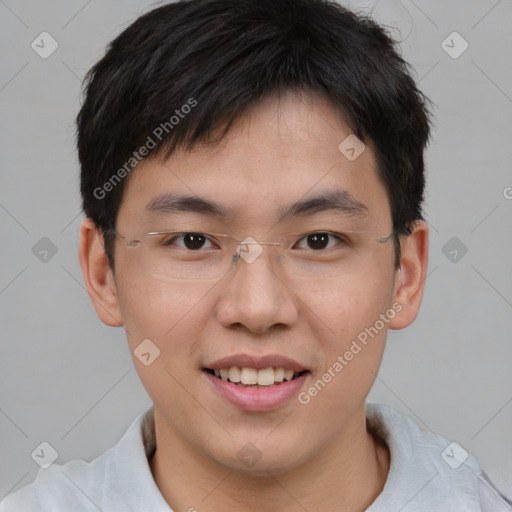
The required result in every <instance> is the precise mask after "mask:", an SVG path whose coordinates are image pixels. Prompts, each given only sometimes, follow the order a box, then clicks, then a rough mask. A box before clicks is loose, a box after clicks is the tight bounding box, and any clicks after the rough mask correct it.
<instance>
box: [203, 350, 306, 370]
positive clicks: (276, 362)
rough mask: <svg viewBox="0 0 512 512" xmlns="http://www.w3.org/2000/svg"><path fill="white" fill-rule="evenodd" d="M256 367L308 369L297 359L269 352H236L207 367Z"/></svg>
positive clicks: (261, 368)
mask: <svg viewBox="0 0 512 512" xmlns="http://www.w3.org/2000/svg"><path fill="white" fill-rule="evenodd" d="M232 366H236V367H238V368H254V369H256V370H264V369H265V368H284V369H285V370H293V371H295V372H302V371H304V370H307V368H306V367H305V366H303V365H302V364H300V363H298V362H297V361H295V360H293V359H290V358H289V357H286V356H281V355H279V354H267V355H265V356H253V355H250V354H235V355H232V356H228V357H223V358H222V359H217V360H216V361H214V362H212V363H209V364H207V365H206V366H205V369H206V368H208V369H210V370H220V369H221V368H231V367H232Z"/></svg>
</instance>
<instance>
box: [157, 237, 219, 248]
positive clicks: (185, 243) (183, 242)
mask: <svg viewBox="0 0 512 512" xmlns="http://www.w3.org/2000/svg"><path fill="white" fill-rule="evenodd" d="M177 240H180V242H179V243H177ZM206 242H209V239H208V237H207V236H206V235H204V234H203V233H181V234H179V235H175V236H173V237H171V238H168V239H166V240H164V242H163V245H165V246H172V245H177V246H178V247H180V248H182V249H188V250H190V251H197V250H198V249H203V246H204V244H205V243H206Z"/></svg>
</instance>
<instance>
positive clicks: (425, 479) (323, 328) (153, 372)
mask: <svg viewBox="0 0 512 512" xmlns="http://www.w3.org/2000/svg"><path fill="white" fill-rule="evenodd" d="M426 103H427V99H426V98H425V97H424V95H423V94H422V93H421V92H420V91H419V90H418V89H417V88H416V86H415V84H414V81H413V80H412V78H411V76H410V75H409V74H408V71H407V65H406V63H405V62H404V61H403V60H402V58H401V57H400V56H399V55H398V53H397V51H396V49H395V47H394V43H393V41H392V40H391V39H390V38H389V36H388V35H387V34H386V32H385V31H384V30H383V29H382V28H380V27H379V26H378V25H376V24H375V23H374V22H373V21H372V20H371V19H370V18H364V17H362V16H357V15H355V14H354V13H352V12H350V11H349V10H347V9H345V8H343V7H341V6H340V5H338V4H336V3H333V2H326V1H321V0H287V1H285V0H258V1H255V0H189V1H182V2H176V3H172V4H169V5H164V6H162V7H159V8H157V9H155V10H153V11H151V12H149V13H147V14H146V15H144V16H142V17H141V18H139V19H138V20H137V21H136V22H135V23H133V24H132V25H131V26H130V27H128V28H127V29H126V30H125V31H124V32H123V33H122V34H121V35H120V36H118V37H117V38H116V39H115V40H114V41H113V42H112V44H111V45H110V46H109V48H108V51H107V53H106V55H105V57H104V58H102V59H101V60H100V61H99V62H98V63H97V64H96V65H95V66H94V67H93V68H92V69H91V71H90V72H89V74H88V77H87V89H86V97H85V101H84V104H83V106H82V109H81V111H80V113H79V115H78V118H77V126H78V151H79V158H80V163H81V173H82V174H81V192H82V198H83V209H84V212H85V214H86V216H87V219H86V220H85V221H84V222H83V224H82V226H81V239H80V263H81V266H82V270H83V274H84V281H85V284H86V286H87V289H88V291H89V294H90V297H91V300H92V301H93V303H94V306H95V308H96V311H97V313H98V316H99V317H100V319H101V320H102V321H103V322H104V323H106V324H107V325H111V326H124V327H125V329H126V333H127V340H128V344H129V347H130V350H131V353H132V354H133V360H134V364H135V365H136V367H137V370H138V372H139V375H140V378H141V381H142V383H143V385H144V387H145V389H146V390H147V392H148V393H149V395H150V396H151V398H152V400H153V403H154V407H152V408H151V409H149V410H148V411H146V412H145V413H144V414H142V415H141V416H139V417H138V418H137V419H136V420H135V421H134V422H133V423H132V425H131V426H130V428H129V429H128V431H127V433H126V434H125V436H124V437H123V438H122V439H121V440H120V442H119V443H118V444H117V445H116V446H115V447H113V448H112V449H110V450H108V451H107V452H105V453H104V454H103V455H102V456H100V457H99V458H97V459H95V460H94V461H92V462H91V463H85V462H83V461H72V462H69V463H68V464H65V465H64V466H57V465H53V466H52V467H51V468H50V469H48V470H46V472H41V473H40V474H39V475H38V478H37V480H36V482H35V483H34V484H32V485H31V486H28V487H27V488H25V489H22V490H21V491H19V492H17V493H15V494H14V495H12V496H10V497H8V498H7V499H6V500H5V501H4V503H3V504H2V505H1V506H0V510H1V511H2V512H3V511H11V510H48V511H50V510H51V511H59V510H66V511H69V510H73V511H79V510H102V511H103V512H107V511H108V512H110V511H128V510H133V511H135V510H137V511H141V510H151V511H162V512H163V511H169V510H174V511H175V512H177V511H194V510H198V511H200V512H202V511H205V512H207V511H223V512H226V511H228V512H229V511H232V510H233V511H234V510H240V509H241V510H251V511H253V510H254V511H259V510H262V509H264V508H265V507H268V506H269V504H270V505H271V506H272V508H274V509H276V510H279V511H284V512H287V511H295V510H307V511H309V512H313V511H318V510H337V511H347V512H348V511H363V510H369V511H371V512H381V511H398V510H404V511H413V510H414V511H430V510H432V511H434V510H435V511H439V510H443V511H457V512H461V511H480V510H510V507H509V505H508V504H507V503H506V500H505V499H504V498H502V497H500V496H499V494H498V493H497V491H496V490H495V489H494V488H493V487H492V484H490V482H489V481H488V480H487V479H486V478H485V475H484V474H483V473H482V471H481V469H480V467H479V465H478V463H477V462H476V460H475V459H474V458H473V457H472V456H471V455H469V456H467V457H466V456H462V454H463V453H464V452H463V450H462V449H461V447H460V446H458V445H456V444H454V445H451V444H450V442H449V441H447V440H445V439H443V438H441V437H439V436H436V435H435V434H432V433H427V432H424V431H422V430H421V429H420V428H419V427H418V426H417V425H415V424H414V423H413V422H412V421H411V420H409V419H407V418H405V417H404V416H401V415H400V414H398V413H397V412H396V411H394V410H393V409H391V408H389V407H385V406H378V405H374V404H366V397H367V395H368V393H369V391H370V388H371V387H372V385H373V383H374V381H375V378H376V374H377V372H378V369H379V365H380V362H381V358H382V354H383V351H384V347H385V340H386V336H387V331H388V329H402V328H404V327H407V326H408V325H410V324H411V323H412V322H413V321H414V319H415V317H416V315H417V313H418V310H419V307H420V304H421V299H422V295H423V290H424V286H425V278H426V270H427V259H428V228H427V225H426V223H425V222H424V220H423V218H422V202H423V193H424V184H425V179H424V162H423V152H424V149H425V147H426V144H427V142H428V139H429V133H430V130H429V123H430V112H429V110H428V108H427V106H426ZM443 454H444V455H443ZM500 507H501V508H500Z"/></svg>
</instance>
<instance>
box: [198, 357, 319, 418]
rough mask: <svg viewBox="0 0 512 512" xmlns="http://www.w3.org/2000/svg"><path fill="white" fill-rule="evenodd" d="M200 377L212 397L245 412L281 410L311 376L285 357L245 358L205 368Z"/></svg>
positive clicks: (227, 360)
mask: <svg viewBox="0 0 512 512" xmlns="http://www.w3.org/2000/svg"><path fill="white" fill-rule="evenodd" d="M202 373H203V374H204V375H205V377H206V378H207V380H208V381H209V382H210V384H211V386H212V387H211V389H212V390H213V392H214V393H215V395H217V396H220V397H221V398H222V399H225V400H227V402H229V403H231V404H232V405H234V406H236V407H237V408H238V409H241V410H242V411H246V412H249V411H250V412H264V411H270V410H275V409H277V408H279V407H281V406H283V405H284V404H285V403H286V402H288V401H289V400H291V398H292V397H293V396H295V395H296V394H297V393H299V391H300V390H301V388H302V387H303V386H305V383H306V381H307V379H308V377H309V375H311V371H310V370H308V369H306V368H305V367H304V366H302V365H301V364H299V363H297V362H296V361H294V360H292V359H289V358H287V357H283V356H279V355H267V356H264V357H253V356H250V355H246V354H239V355H236V356H231V357H227V358H224V359H220V360H218V361H216V362H213V363H210V364H207V365H206V366H204V367H203V368H202Z"/></svg>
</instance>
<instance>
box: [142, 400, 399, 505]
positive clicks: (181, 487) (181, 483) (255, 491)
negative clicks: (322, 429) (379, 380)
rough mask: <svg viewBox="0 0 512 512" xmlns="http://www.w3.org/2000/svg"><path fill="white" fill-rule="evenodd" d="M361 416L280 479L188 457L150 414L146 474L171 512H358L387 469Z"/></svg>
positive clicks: (188, 450)
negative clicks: (152, 440)
mask: <svg viewBox="0 0 512 512" xmlns="http://www.w3.org/2000/svg"><path fill="white" fill-rule="evenodd" d="M365 412H366V411H365V407H364V406H363V407H362V409H361V410H360V411H358V413H357V414H356V415H355V416H354V417H353V418H352V419H351V421H350V423H349V424H348V425H347V427H346V428H345V429H344V431H343V433H342V434H341V435H340V436H339V437H338V438H336V440H335V441H334V442H333V443H332V444H331V445H329V446H328V447H327V448H326V449H324V450H323V451H322V452H321V453H319V454H317V455H316V456H315V457H314V458H313V459H310V460H309V461H308V462H307V463H306V464H304V465H302V466H300V467H297V468H295V469H293V470H291V471H289V472H287V473H284V474H278V475H272V474H270V473H269V474H268V476H263V477H262V476H256V477H255V476H250V475H247V474H241V473H235V472H233V471H232V470H229V469H227V468H225V467H222V466H220V465H217V464H215V463H214V462H212V460H211V459H209V458H206V457H205V456H204V455H203V454H198V453H196V452H195V451H193V450H192V447H189V446H187V445H186V444H185V441H184V440H183V439H181V438H179V436H177V435H175V433H174V432H173V431H172V430H170V429H169V428H166V426H165V423H164V422H163V421H159V420H161V418H159V417H158V416H157V411H156V409H155V429H156V437H157V446H158V447H157V450H156V452H155V455H154V457H153V459H152V460H151V463H150V467H151V472H152V474H153V478H154V480H155V483H156V485H157V486H158V488H159V489H160V492H161V494H162V496H163V497H164V499H165V500H166V501H167V503H168V504H169V506H170V507H171V508H172V509H173V510H187V511H189V510H190V511H194V510H200V511H201V512H218V511H219V510H222V511H223V512H235V511H239V510H240V509H243V510H247V511H259V510H263V509H264V508H265V507H268V504H269V503H272V508H276V509H278V510H280V511H282V512H292V511H296V510H299V509H302V510H307V511H308V512H317V511H318V512H319V511H320V510H321V511H322V512H323V511H324V510H326V509H327V510H337V511H340V512H344V511H347V512H348V511H351V512H355V511H361V512H362V511H364V510H366V509H367V508H368V507H369V506H370V505H371V504H372V503H373V501H374V500H375V499H376V498H377V496H378V495H379V494H380V493H381V491H382V489H383V487H384V484H385V482H386V479H387V475H388V472H389V465H390V454H389V450H388V448H387V446H385V445H384V444H381V443H380V442H379V441H378V440H377V439H375V438H374V437H373V436H372V435H371V434H370V433H369V432H367V430H366V415H365ZM162 427H163V428H162Z"/></svg>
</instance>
